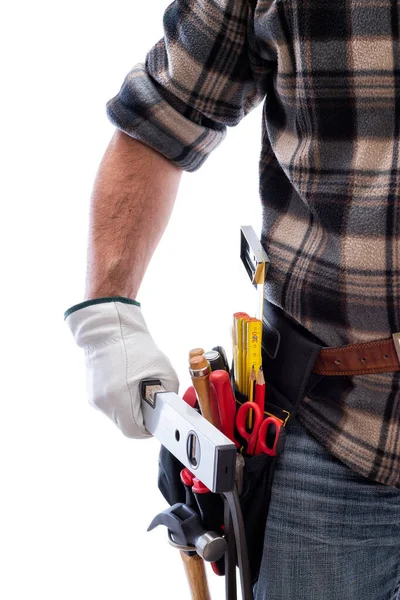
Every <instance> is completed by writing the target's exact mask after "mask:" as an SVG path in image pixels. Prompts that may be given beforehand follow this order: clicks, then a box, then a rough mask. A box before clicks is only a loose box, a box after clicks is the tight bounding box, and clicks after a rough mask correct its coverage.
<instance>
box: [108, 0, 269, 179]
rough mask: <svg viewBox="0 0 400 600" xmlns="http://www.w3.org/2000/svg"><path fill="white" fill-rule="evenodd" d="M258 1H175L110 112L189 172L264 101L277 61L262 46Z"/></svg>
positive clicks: (121, 126) (112, 117) (130, 132)
mask: <svg viewBox="0 0 400 600" xmlns="http://www.w3.org/2000/svg"><path fill="white" fill-rule="evenodd" d="M254 4H255V2H254V0H175V2H173V3H172V4H170V5H169V6H168V8H167V9H166V11H165V13H164V17H163V24H164V37H163V38H162V39H161V40H160V41H159V42H157V43H156V44H155V45H154V46H153V48H151V50H150V51H149V52H148V54H147V56H146V58H145V62H144V63H143V62H141V63H138V64H136V65H135V66H134V67H133V69H132V70H131V71H130V72H129V73H128V75H127V77H126V78H125V81H124V83H123V85H122V87H121V90H120V91H119V93H118V95H117V96H115V98H113V99H111V100H110V101H109V102H108V103H107V114H108V117H109V119H110V120H111V122H112V123H113V124H114V125H115V126H116V127H117V128H118V129H121V130H122V131H124V132H125V133H127V134H128V135H130V136H131V137H133V138H135V139H137V140H139V141H141V142H142V143H144V144H146V145H147V146H150V147H152V148H153V149H155V150H157V151H158V152H160V153H161V154H163V155H164V156H165V157H166V158H168V159H169V160H171V161H172V162H173V163H174V164H176V165H177V166H179V167H181V168H182V169H183V170H185V171H190V172H191V171H196V170H197V169H199V168H200V166H201V165H202V164H203V163H204V161H205V160H206V159H207V157H208V156H209V154H210V153H211V152H212V151H213V150H214V149H215V148H216V147H217V146H218V145H219V144H220V143H221V141H222V140H223V139H224V137H225V135H226V131H227V126H234V125H237V124H238V123H239V122H240V121H241V119H242V118H243V117H244V116H245V115H246V114H248V113H249V112H250V111H251V110H252V109H253V108H255V107H256V106H257V105H258V104H260V102H261V101H262V100H263V98H264V97H265V94H266V78H267V76H268V74H269V73H270V72H271V70H272V68H273V64H272V63H271V62H270V61H267V60H265V59H263V58H261V56H260V54H259V53H258V52H257V43H256V38H255V34H254Z"/></svg>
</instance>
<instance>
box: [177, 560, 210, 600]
mask: <svg viewBox="0 0 400 600" xmlns="http://www.w3.org/2000/svg"><path fill="white" fill-rule="evenodd" d="M181 556H182V560H183V564H184V566H185V571H186V577H187V579H188V582H189V587H190V592H191V594H192V600H211V596H210V590H209V589H208V582H207V576H206V571H205V568H204V560H203V559H202V558H201V556H199V555H198V554H196V555H195V556H188V555H187V554H185V553H184V552H183V550H181Z"/></svg>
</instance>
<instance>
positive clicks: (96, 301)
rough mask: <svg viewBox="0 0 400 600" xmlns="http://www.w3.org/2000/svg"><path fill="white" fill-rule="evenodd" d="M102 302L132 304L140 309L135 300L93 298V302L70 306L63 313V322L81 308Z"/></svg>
mask: <svg viewBox="0 0 400 600" xmlns="http://www.w3.org/2000/svg"><path fill="white" fill-rule="evenodd" d="M104 302H122V303H123V304H134V305H135V306H138V307H139V308H140V302H138V301H137V300H132V299H131V298H124V297H123V296H107V297H105V298H94V299H93V300H86V302H81V303H80V304H75V305H74V306H71V308H69V309H68V310H66V311H65V313H64V320H65V319H66V318H67V317H69V315H70V314H72V313H73V312H75V311H77V310H80V309H81V308H85V307H86V306H93V305H94V304H103V303H104Z"/></svg>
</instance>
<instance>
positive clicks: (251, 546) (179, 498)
mask: <svg viewBox="0 0 400 600" xmlns="http://www.w3.org/2000/svg"><path fill="white" fill-rule="evenodd" d="M322 346H324V344H323V343H322V342H320V341H319V340H317V339H316V338H315V337H314V336H312V335H311V334H309V332H307V331H306V330H305V329H303V328H302V327H300V326H299V325H297V324H296V323H295V322H294V321H292V320H291V319H289V318H288V317H286V316H285V314H284V313H283V311H282V310H281V309H280V308H278V307H276V306H274V305H273V304H271V303H269V302H268V301H265V303H264V318H263V349H262V365H263V372H264V376H265V381H266V395H265V405H264V412H265V416H268V415H273V416H275V417H278V418H279V419H280V420H281V421H282V423H283V427H282V429H281V434H280V441H279V444H278V447H277V455H276V456H270V455H267V454H260V455H258V456H251V457H246V456H245V457H244V461H245V466H244V471H243V483H242V489H241V493H240V504H241V509H242V513H243V520H244V525H245V531H246V540H247V546H248V554H249V562H250V569H251V575H252V581H253V583H256V581H257V579H258V574H259V569H260V564H261V559H262V553H263V544H264V532H265V525H266V520H267V516H268V509H269V503H270V498H271V489H272V483H273V476H274V469H275V465H276V461H277V460H278V459H279V455H280V454H281V453H282V451H283V449H284V445H285V437H286V434H287V431H288V430H289V431H290V421H291V419H292V418H293V416H294V414H295V412H296V409H297V406H298V404H299V402H300V400H301V399H302V398H303V397H304V396H305V395H307V394H308V393H309V392H310V391H311V390H313V389H314V388H315V387H316V386H317V385H318V383H319V382H320V381H321V379H322V376H321V375H316V374H314V373H312V368H313V365H314V363H315V360H316V358H317V356H318V353H319V351H320V349H321V347H322ZM231 378H232V374H231ZM232 379H233V378H232ZM233 388H234V391H235V397H236V403H237V408H238V409H239V407H240V406H241V405H242V404H243V403H244V402H246V401H247V397H246V396H244V395H243V394H241V393H240V392H239V391H238V390H237V388H236V386H235V385H234V384H233ZM235 434H236V439H238V440H240V441H243V443H245V441H244V440H241V437H240V434H239V433H238V431H235ZM182 469H183V465H182V464H181V463H180V462H179V461H178V460H177V459H176V458H175V457H173V456H172V455H171V454H170V453H169V452H168V450H166V449H165V448H164V447H162V448H161V452H160V456H159V476H158V486H159V489H160V491H161V493H162V494H163V496H164V498H165V499H166V500H167V502H168V503H169V504H170V505H173V504H175V503H176V502H183V503H187V504H189V506H191V507H192V508H194V509H195V510H197V511H198V512H199V514H200V516H201V517H202V520H203V521H204V522H205V525H206V526H207V527H208V526H211V525H218V523H219V524H220V526H222V523H223V516H222V515H223V512H222V510H223V498H222V496H221V495H219V494H211V493H210V494H206V495H204V496H203V497H200V496H199V495H197V494H193V491H192V490H191V489H190V488H188V487H187V486H184V485H183V483H182V482H181V479H180V472H181V470H182ZM206 496H208V497H207V498H206ZM214 530H215V531H218V529H215V527H214ZM220 530H221V529H220ZM214 571H215V572H216V573H218V574H220V575H223V574H224V562H223V559H221V560H220V561H218V563H215V565H214Z"/></svg>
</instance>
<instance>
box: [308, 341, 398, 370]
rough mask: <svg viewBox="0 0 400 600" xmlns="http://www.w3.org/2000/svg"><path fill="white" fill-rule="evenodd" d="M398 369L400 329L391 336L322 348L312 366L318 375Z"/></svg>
mask: <svg viewBox="0 0 400 600" xmlns="http://www.w3.org/2000/svg"><path fill="white" fill-rule="evenodd" d="M389 371H400V333H394V334H393V335H392V337H391V338H387V339H384V340H377V341H375V342H364V343H362V344H349V345H348V346H341V347H340V348H322V349H321V351H320V353H319V354H318V357H317V360H316V361H315V364H314V367H313V373H318V374H319V375H365V374H367V373H387V372H389Z"/></svg>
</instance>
